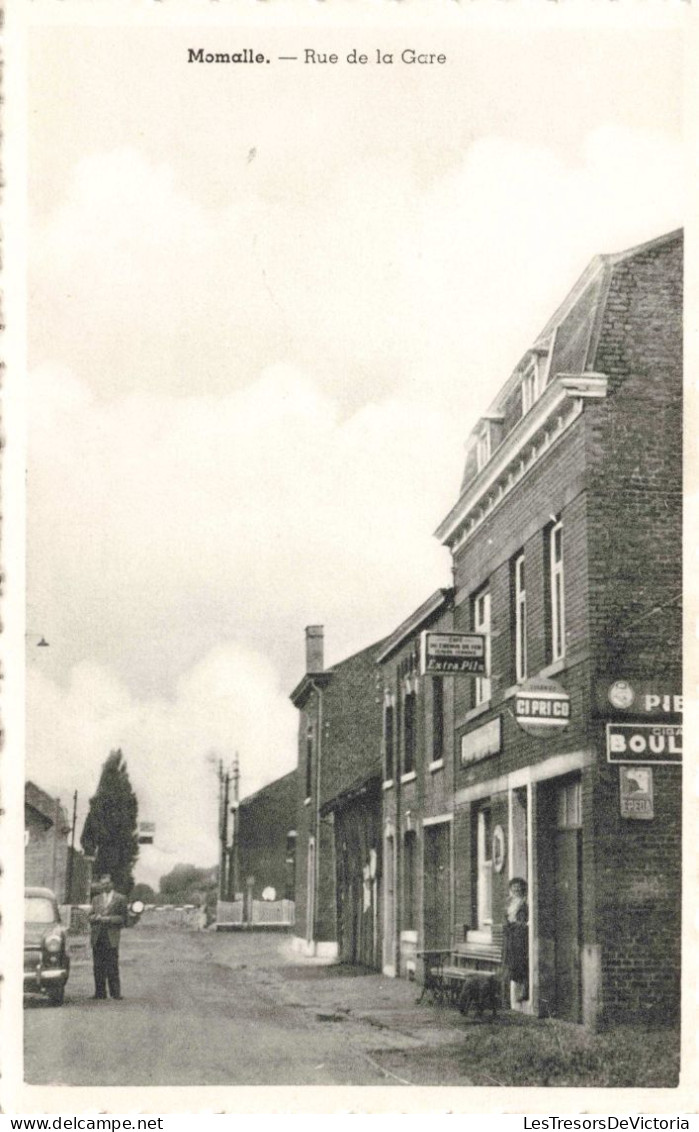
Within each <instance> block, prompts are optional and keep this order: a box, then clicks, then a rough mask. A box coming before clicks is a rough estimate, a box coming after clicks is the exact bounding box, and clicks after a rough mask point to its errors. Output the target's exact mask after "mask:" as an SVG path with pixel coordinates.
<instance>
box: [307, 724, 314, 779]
mask: <svg viewBox="0 0 699 1132" xmlns="http://www.w3.org/2000/svg"><path fill="white" fill-rule="evenodd" d="M312 790H313V728H312V727H311V725H310V723H309V725H308V728H307V729H306V797H307V798H310V796H311V793H312Z"/></svg>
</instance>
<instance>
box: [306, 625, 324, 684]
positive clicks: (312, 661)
mask: <svg viewBox="0 0 699 1132" xmlns="http://www.w3.org/2000/svg"><path fill="white" fill-rule="evenodd" d="M322 671H323V626H322V625H308V626H307V628H306V672H308V673H310V674H312V673H314V672H322Z"/></svg>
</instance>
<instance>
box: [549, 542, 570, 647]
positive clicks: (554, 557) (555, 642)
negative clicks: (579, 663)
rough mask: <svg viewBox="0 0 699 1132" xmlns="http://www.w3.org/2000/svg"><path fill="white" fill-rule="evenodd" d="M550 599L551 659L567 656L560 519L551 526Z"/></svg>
mask: <svg viewBox="0 0 699 1132" xmlns="http://www.w3.org/2000/svg"><path fill="white" fill-rule="evenodd" d="M548 564H549V571H548V572H549V599H550V618H551V620H550V624H551V660H552V661H555V660H561V658H562V657H564V656H565V651H566V647H565V600H564V587H563V524H562V523H561V521H560V520H558V521H557V522H555V523H554V524H553V525H552V526H551V527H549V562H548Z"/></svg>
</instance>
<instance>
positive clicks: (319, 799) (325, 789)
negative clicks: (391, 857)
mask: <svg viewBox="0 0 699 1132" xmlns="http://www.w3.org/2000/svg"><path fill="white" fill-rule="evenodd" d="M379 648H380V645H379V644H376V645H371V646H369V648H366V649H363V650H362V651H361V652H359V653H357V654H356V655H354V656H351V657H349V658H348V659H347V660H343V661H341V662H340V663H339V664H336V665H333V667H332V668H327V669H326V668H325V667H324V655H323V628H322V626H319V625H312V626H309V628H307V629H306V673H305V675H304V676H303V679H302V680H301V681H300V682H299V684H298V685H297V687H296V688H295V689H294V691H293V692H292V694H291V700H292V702H293V704H294V706H295V707H296V708H297V709H298V711H299V732H298V735H299V739H298V743H299V746H298V772H297V824H296V830H297V838H296V932H297V940H296V942H297V946H298V947H299V949H301V950H303V951H305V952H307V953H308V954H317V955H328V956H337V955H338V954H339V953H340V951H341V943H342V951H343V954H345V955H347V954H348V953H349V954H350V955H351V956H352V957H353V958H359V959H362V961H365V962H372V961H378V954H379V941H378V937H377V935H376V934H375V930H374V926H375V928H376V931H378V930H379V927H380V922H379V919H378V916H377V914H376V908H377V907H378V903H377V902H378V901H379V899H380V894H379V885H380V875H381V838H380V802H378V803H377V801H376V789H375V783H376V781H377V780H380V776H381V697H380V694H379V690H378V687H377V669H376V656H377V653H378V651H379ZM336 819H337V826H338V829H339V830H340V834H339V840H338V839H337V838H336ZM366 869H368V870H369V872H370V874H373V875H370V876H369V877H366V876H365V870H366ZM359 878H361V886H360V885H359ZM365 881H368V884H367V885H366V886H365V883H364V882H365ZM365 892H366V893H367V895H368V900H369V906H368V907H365V903H364V902H365ZM338 895H339V896H340V898H341V901H340V908H339V915H338ZM348 901H349V903H348Z"/></svg>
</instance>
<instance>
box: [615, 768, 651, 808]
mask: <svg viewBox="0 0 699 1132" xmlns="http://www.w3.org/2000/svg"><path fill="white" fill-rule="evenodd" d="M619 805H620V807H621V816H622V818H630V819H632V820H635V821H649V820H650V819H651V818H652V817H653V816H654V811H653V770H652V768H651V767H649V766H620V767H619Z"/></svg>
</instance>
